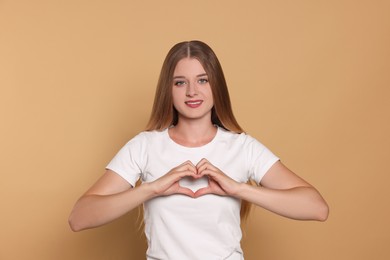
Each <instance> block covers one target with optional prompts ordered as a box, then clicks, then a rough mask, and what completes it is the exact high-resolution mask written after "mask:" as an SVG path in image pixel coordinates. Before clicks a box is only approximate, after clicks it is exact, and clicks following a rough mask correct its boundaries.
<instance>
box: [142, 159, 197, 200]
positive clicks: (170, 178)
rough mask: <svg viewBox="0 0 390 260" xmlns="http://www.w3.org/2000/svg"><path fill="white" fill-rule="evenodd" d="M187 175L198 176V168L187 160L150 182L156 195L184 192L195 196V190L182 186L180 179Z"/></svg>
mask: <svg viewBox="0 0 390 260" xmlns="http://www.w3.org/2000/svg"><path fill="white" fill-rule="evenodd" d="M186 176H191V177H193V178H198V176H199V175H197V169H196V167H195V165H193V164H192V162H190V161H186V162H184V163H182V164H180V165H179V166H177V167H175V168H173V169H172V170H170V171H169V172H168V173H167V174H165V175H164V176H162V177H160V178H158V179H157V180H155V181H153V182H150V183H148V185H151V187H152V188H153V190H154V192H155V195H156V196H169V195H173V194H183V195H187V196H190V197H194V192H193V191H192V190H190V189H188V188H185V187H181V186H180V184H179V181H180V180H181V179H182V178H183V177H186Z"/></svg>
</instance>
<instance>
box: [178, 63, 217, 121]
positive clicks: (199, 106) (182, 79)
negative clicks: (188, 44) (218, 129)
mask: <svg viewBox="0 0 390 260" xmlns="http://www.w3.org/2000/svg"><path fill="white" fill-rule="evenodd" d="M172 96H173V105H174V107H175V108H176V110H177V111H178V113H179V121H180V120H195V119H204V118H205V119H207V118H208V119H210V118H211V109H212V107H213V105H214V101H213V93H212V91H211V87H210V84H209V80H208V75H207V74H206V71H205V70H204V68H203V66H202V65H201V64H200V62H199V61H198V60H197V59H194V58H184V59H182V60H180V61H179V62H178V63H177V65H176V68H175V71H174V72H173V86H172ZM210 122H211V120H210Z"/></svg>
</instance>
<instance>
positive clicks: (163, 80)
mask: <svg viewBox="0 0 390 260" xmlns="http://www.w3.org/2000/svg"><path fill="white" fill-rule="evenodd" d="M184 58H195V59H197V60H198V61H199V62H200V63H201V64H202V66H203V68H204V69H205V71H206V73H207V75H208V79H209V82H210V87H211V91H212V93H213V99H214V100H213V101H214V107H213V108H212V113H211V121H212V123H213V124H215V125H218V126H219V127H222V128H224V129H226V130H229V131H232V132H236V133H242V132H243V129H242V128H241V127H240V125H239V124H238V123H237V120H236V119H235V117H234V114H233V110H232V106H231V102H230V96H229V91H228V87H227V84H226V80H225V76H224V74H223V70H222V67H221V64H220V63H219V61H218V58H217V56H216V55H215V53H214V51H213V50H212V49H211V48H210V47H209V46H208V45H207V44H206V43H204V42H201V41H186V42H180V43H177V44H176V45H174V46H173V47H172V48H171V49H170V51H169V52H168V54H167V56H166V58H165V60H164V63H163V65H162V68H161V72H160V77H159V79H158V83H157V88H156V94H155V97H154V103H153V108H152V113H151V115H150V119H149V122H148V124H147V126H146V130H147V131H152V130H163V129H165V128H167V127H169V126H171V125H176V124H177V121H178V113H177V111H176V109H175V108H174V107H173V101H172V86H173V72H174V70H175V68H176V65H177V63H178V62H179V61H180V60H181V59H184ZM250 208H251V204H250V203H249V202H247V201H242V203H241V218H242V219H243V220H245V219H246V217H247V216H248V214H249V211H250Z"/></svg>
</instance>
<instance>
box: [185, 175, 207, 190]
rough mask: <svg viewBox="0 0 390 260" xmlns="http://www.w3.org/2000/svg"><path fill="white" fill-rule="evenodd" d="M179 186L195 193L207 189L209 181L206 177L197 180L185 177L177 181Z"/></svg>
mask: <svg viewBox="0 0 390 260" xmlns="http://www.w3.org/2000/svg"><path fill="white" fill-rule="evenodd" d="M179 185H180V186H181V187H184V188H188V189H190V190H192V192H196V191H197V190H199V189H201V188H205V187H207V186H208V185H209V180H208V177H207V176H203V177H201V178H199V179H195V178H193V177H191V176H186V177H184V178H182V179H181V180H180V181H179Z"/></svg>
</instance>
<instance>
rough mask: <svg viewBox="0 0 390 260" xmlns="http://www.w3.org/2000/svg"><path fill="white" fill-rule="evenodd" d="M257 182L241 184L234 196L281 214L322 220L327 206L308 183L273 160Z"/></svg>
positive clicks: (295, 217)
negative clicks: (258, 182)
mask: <svg viewBox="0 0 390 260" xmlns="http://www.w3.org/2000/svg"><path fill="white" fill-rule="evenodd" d="M260 184H261V186H252V185H248V184H242V185H240V187H239V188H238V189H237V191H236V192H237V193H236V196H237V197H239V198H241V199H244V200H247V201H249V202H252V203H254V204H256V205H258V206H260V207H263V208H265V209H267V210H270V211H272V212H274V213H276V214H279V215H282V216H284V217H288V218H292V219H298V220H318V221H325V220H326V219H327V218H328V214H329V208H328V205H327V203H326V202H325V200H324V199H323V198H322V196H321V194H320V193H319V192H318V191H317V190H316V189H315V188H314V187H313V186H312V185H310V184H309V183H307V182H306V181H304V180H303V179H301V178H300V177H298V176H297V175H296V174H295V173H293V172H292V171H291V170H289V169H288V168H287V167H286V166H284V165H283V164H282V163H281V162H280V161H278V162H276V163H275V164H274V165H273V166H272V167H271V168H270V169H269V170H268V171H267V173H266V174H265V176H264V177H263V179H262V181H261V183H260Z"/></svg>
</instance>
